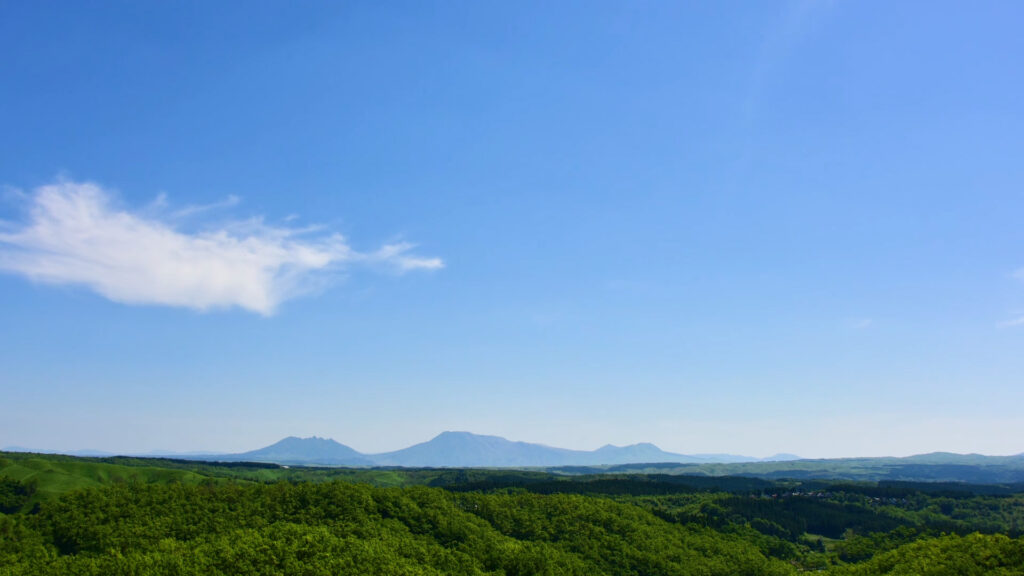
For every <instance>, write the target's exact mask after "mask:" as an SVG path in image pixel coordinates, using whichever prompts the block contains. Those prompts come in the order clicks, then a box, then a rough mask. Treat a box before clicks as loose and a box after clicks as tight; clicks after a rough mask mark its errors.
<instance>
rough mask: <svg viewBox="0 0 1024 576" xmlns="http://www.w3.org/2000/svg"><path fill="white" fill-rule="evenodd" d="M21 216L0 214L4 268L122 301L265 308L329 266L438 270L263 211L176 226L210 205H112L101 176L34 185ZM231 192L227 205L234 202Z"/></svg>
mask: <svg viewBox="0 0 1024 576" xmlns="http://www.w3.org/2000/svg"><path fill="white" fill-rule="evenodd" d="M27 198H28V201H29V210H28V217H27V219H26V221H25V222H24V223H21V224H11V223H0V270H2V271H6V272H9V273H14V274H18V275H21V276H25V277H27V278H29V279H31V280H33V281H36V282H41V283H46V284H58V285H80V286H86V287H88V288H89V289H91V290H93V291H95V292H97V293H99V294H101V295H102V296H104V297H106V298H108V299H110V300H113V301H115V302H121V303H125V304H156V305H164V306H178V307H185V308H191V309H194V310H204V311H205V310H212V309H223V308H232V307H236V306H237V307H239V308H242V309H245V310H249V311H252V312H257V313H259V314H263V315H270V314H273V313H274V311H275V309H276V308H277V306H278V305H279V304H281V303H282V302H284V301H285V300H288V299H290V298H294V297H296V296H300V295H302V294H306V293H308V292H310V291H313V290H315V289H317V288H318V287H320V286H322V285H323V281H324V277H325V276H324V275H325V274H326V273H329V272H331V271H337V270H339V269H342V268H344V267H346V266H348V265H352V264H377V265H385V266H389V267H392V268H393V269H395V270H397V271H398V272H407V271H411V270H433V269H439V268H442V267H443V266H444V263H443V262H442V261H441V259H439V258H424V257H420V256H416V255H413V254H411V250H412V248H413V245H411V244H408V243H398V244H388V245H384V246H382V247H380V248H379V249H377V250H375V251H372V252H367V253H363V252H357V251H355V250H353V249H352V248H351V247H350V246H349V245H348V242H347V241H346V240H345V238H344V237H342V236H341V235H339V234H330V233H325V232H323V231H322V230H318V229H315V228H313V229H311V228H305V229H296V228H287V227H280V226H269V225H266V224H264V223H263V221H262V220H260V219H252V220H247V221H244V222H236V223H231V224H225V225H220V226H217V227H212V228H206V229H203V230H201V231H198V232H187V231H184V230H182V229H181V227H180V226H179V224H180V222H181V220H182V218H183V217H185V216H189V215H194V214H198V213H201V212H204V211H205V209H206V207H186V208H185V209H183V210H179V211H178V212H174V213H171V214H169V215H166V216H161V215H159V214H157V215H154V214H153V213H152V212H144V211H134V212H133V211H130V210H127V209H123V208H119V207H117V206H115V203H114V201H113V197H112V195H111V194H110V193H109V192H108V191H107V190H105V189H103V188H102V187H101V186H99V185H97V184H93V183H86V182H69V181H61V182H57V183H54V184H51V185H48V186H42V187H40V188H37V189H36V190H34V191H33V192H32V193H31V194H29V195H27ZM237 202H238V200H237V199H236V198H234V197H231V198H229V199H228V200H227V201H225V202H224V203H221V204H220V205H218V206H217V207H220V206H233V205H234V204H236V203H237Z"/></svg>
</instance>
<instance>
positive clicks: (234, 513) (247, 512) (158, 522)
mask: <svg viewBox="0 0 1024 576" xmlns="http://www.w3.org/2000/svg"><path fill="white" fill-rule="evenodd" d="M388 485H391V486H390V487H389V486H388ZM44 488H45V490H44ZM1021 490H1024V486H994V485H987V486H971V485H965V484H957V483H951V484H936V483H908V482H875V483H865V482H858V483H851V482H836V481H820V480H811V481H793V480H788V481H773V480H765V479H758V478H750V477H710V476H683V475H622V474H601V475H589V476H588V475H578V476H565V475H554V474H549V473H543V472H536V471H521V470H481V469H387V470H385V469H340V468H282V467H280V466H276V465H273V464H251V463H224V464H209V463H202V462H191V461H184V460H156V459H131V458H74V457H67V456H41V455H26V454H0V576H15V575H18V576H23V575H36V574H39V575H51V574H52V575H58V574H59V575H63V574H81V575H107V574H138V575H140V576H146V575H164V574H166V575H170V574H257V575H260V574H263V575H292V574H295V575H299V574H302V575H311V576H317V575H327V574H368V573H369V574H409V575H419V574H438V575H439V574H456V575H459V574H467V575H469V574H472V575H481V574H491V575H495V576H498V575H504V576H510V575H528V574H548V575H561V574H566V575H571V574H586V575H588V576H599V575H604V574H607V575H618V574H650V575H658V574H666V575H687V574H701V575H705V576H713V575H732V574H747V575H760V574H765V575H772V574H778V575H784V574H797V573H800V572H804V571H818V572H819V573H826V574H836V575H844V574H850V575H854V574H865V575H867V574H872V575H874V574H893V575H896V574H936V575H938V574H1003V575H1015V574H1016V575H1024V539H1022V538H1021V533H1022V531H1024V494H1022V493H1020V491H1021Z"/></svg>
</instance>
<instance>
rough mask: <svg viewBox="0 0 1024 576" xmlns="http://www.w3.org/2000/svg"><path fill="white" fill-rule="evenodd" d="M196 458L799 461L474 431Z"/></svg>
mask: <svg viewBox="0 0 1024 576" xmlns="http://www.w3.org/2000/svg"><path fill="white" fill-rule="evenodd" d="M195 459H204V460H207V459H208V460H219V461H232V462H234V461H237V462H241V461H250V462H273V463H275V464H288V465H305V466H404V467H438V468H465V467H496V468H497V467H525V466H539V467H540V466H600V465H614V464H641V463H689V464H703V463H730V462H760V461H782V460H797V459H799V457H798V456H794V455H792V454H779V455H776V456H771V457H769V458H764V459H761V458H751V457H748V456H735V455H731V454H697V455H685V454H675V453H672V452H666V451H664V450H662V449H660V448H658V447H657V446H655V445H654V444H650V443H641V444H632V445H630V446H612V445H611V444H608V445H606V446H602V447H601V448H598V449H597V450H570V449H568V448H556V447H553V446H546V445H544V444H532V443H529V442H515V441H512V440H507V439H505V438H502V437H500V436H486V435H481V434H473V433H471V432H442V433H441V434H438V435H437V436H436V437H434V438H433V439H431V440H429V441H427V442H421V443H419V444H415V445H413V446H409V447H408V448H403V449H401V450H395V451H393V452H384V453H380V454H363V453H361V452H358V451H357V450H355V449H353V448H350V447H348V446H346V445H344V444H341V443H339V442H336V441H334V440H332V439H328V438H317V437H315V436H314V437H312V438H296V437H294V436H289V437H288V438H285V439H283V440H281V441H279V442H276V443H274V444H271V445H270V446H266V447H264V448H260V449H258V450H252V451H249V452H242V453H239V454H222V455H212V456H209V455H208V456H202V457H196V458H195Z"/></svg>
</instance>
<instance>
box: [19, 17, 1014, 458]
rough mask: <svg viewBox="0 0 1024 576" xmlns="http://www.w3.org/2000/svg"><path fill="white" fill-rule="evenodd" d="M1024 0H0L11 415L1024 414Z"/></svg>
mask: <svg viewBox="0 0 1024 576" xmlns="http://www.w3.org/2000/svg"><path fill="white" fill-rule="evenodd" d="M1022 18H1024V5H1021V4H1015V3H1009V2H1007V3H1002V2H993V3H986V4H982V5H965V4H962V3H954V2H949V3H946V2H939V3H929V4H928V5H926V6H925V5H917V4H909V3H908V4H892V3H880V2H862V3H854V2H842V1H839V2H811V1H780V2H766V3H757V4H742V5H741V4H733V5H726V4H696V3H693V4H690V3H671V2H666V3H654V4H632V3H629V4H622V3H613V2H588V3H557V4H550V3H529V2H527V3H514V4H508V5H502V4H486V3H485V4H475V3H466V4H453V3H429V2H428V3H410V4H401V5H386V4H375V3H344V4H342V3H319V4H317V3H311V4H307V5H304V6H302V7H301V9H297V8H295V7H293V6H289V5H284V4H280V3H273V2H266V3H264V2H255V3H245V4H240V3H236V4H232V3H227V4H220V5H212V4H208V3H205V2H183V3H174V4H170V3H167V4H163V3H155V4H146V5H140V4H136V3H131V2H107V3H102V4H98V5H92V4H90V5H86V4H77V3H52V4H51V3H39V2H10V3H6V4H5V5H3V6H2V7H0V51H2V53H3V54H4V55H5V57H4V58H2V59H0V77H2V78H3V80H4V86H5V90H2V91H0V302H2V305H0V306H2V308H0V318H2V320H0V322H2V324H3V327H4V329H3V330H0V397H2V398H3V408H4V410H3V416H4V417H3V418H2V419H0V446H8V445H10V446H25V447H30V448H37V449H54V450H63V451H67V450H81V449H95V450H107V451H113V452H130V453H142V452H149V451H153V450H168V451H215V452H221V451H223V452H242V451H246V450H252V449H255V448H259V447H261V446H266V445H268V444H271V443H273V442H276V441H277V440H280V439H281V438H284V437H286V436H300V437H307V436H312V435H316V436H321V437H329V438H334V439H336V440H337V441H339V442H341V443H344V444H346V445H348V446H351V447H353V448H355V449H357V450H359V451H363V452H371V453H372V452H386V451H390V450H396V449H398V448H402V447H405V446H408V445H411V444H414V443H417V442H422V441H424V440H426V439H429V438H431V437H433V436H435V435H436V434H437V433H438V432H439V431H442V430H470V431H474V432H476V433H480V434H489V435H496V436H502V437H505V438H508V439H510V440H518V441H524V442H534V443H543V444H547V445H552V446H560V447H566V448H574V449H582V450H592V449H594V448H597V447H599V446H601V445H604V444H609V443H610V444H615V445H620V446H621V445H628V444H634V443H638V442H651V443H653V444H655V445H657V446H659V447H660V448H661V449H663V450H666V451H670V452H676V453H682V454H693V453H730V454H740V455H747V456H756V457H765V456H770V455H772V454H775V453H780V452H786V453H793V454H798V455H800V456H801V457H804V458H821V457H848V456H874V455H879V456H880V455H903V456H905V455H912V454H921V453H927V452H935V451H944V452H956V453H983V454H999V455H1002V454H1018V453H1021V452H1024V418H1022V417H1021V415H1020V406H1022V405H1024V385H1022V384H1024V353H1022V350H1024V226H1021V223H1020V220H1021V213H1022V211H1024V165H1022V163H1021V162H1020V158H1022V157H1024V139H1022V138H1021V136H1020V135H1021V134H1024V79H1022V78H1021V75H1020V74H1018V73H1016V70H1017V68H1018V66H1017V63H1018V61H1019V60H1020V55H1021V54H1024V36H1022V35H1021V34H1020V33H1019V30H1018V28H1019V26H1018V23H1019V22H1021V21H1022Z"/></svg>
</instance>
